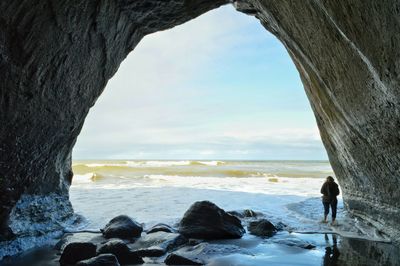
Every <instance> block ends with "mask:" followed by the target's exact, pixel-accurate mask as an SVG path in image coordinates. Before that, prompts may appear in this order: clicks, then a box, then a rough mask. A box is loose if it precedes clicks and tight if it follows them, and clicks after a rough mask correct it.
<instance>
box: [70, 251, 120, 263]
mask: <svg viewBox="0 0 400 266" xmlns="http://www.w3.org/2000/svg"><path fill="white" fill-rule="evenodd" d="M76 266H120V264H119V262H118V259H117V257H115V256H114V255H113V254H101V255H99V256H97V257H94V258H91V259H87V260H82V261H80V262H78V263H77V264H76Z"/></svg>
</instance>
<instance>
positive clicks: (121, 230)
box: [101, 215, 143, 239]
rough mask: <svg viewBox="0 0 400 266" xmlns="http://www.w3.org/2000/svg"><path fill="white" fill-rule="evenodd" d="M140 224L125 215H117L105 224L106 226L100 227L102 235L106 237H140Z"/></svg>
mask: <svg viewBox="0 0 400 266" xmlns="http://www.w3.org/2000/svg"><path fill="white" fill-rule="evenodd" d="M142 231H143V228H142V226H141V225H140V224H139V223H138V222H136V221H134V220H133V219H131V218H130V217H129V216H126V215H119V216H117V217H115V218H113V219H111V221H109V222H108V224H106V226H105V227H104V228H103V229H101V232H102V233H103V235H104V237H106V238H113V237H116V238H123V239H129V238H135V237H140V235H141V234H142Z"/></svg>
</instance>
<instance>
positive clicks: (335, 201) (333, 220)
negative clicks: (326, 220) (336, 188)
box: [331, 200, 337, 224]
mask: <svg viewBox="0 0 400 266" xmlns="http://www.w3.org/2000/svg"><path fill="white" fill-rule="evenodd" d="M331 208H332V224H334V223H335V220H336V211H337V200H333V201H332V202H331Z"/></svg>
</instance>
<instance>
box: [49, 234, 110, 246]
mask: <svg viewBox="0 0 400 266" xmlns="http://www.w3.org/2000/svg"><path fill="white" fill-rule="evenodd" d="M78 242H90V243H93V244H95V245H96V246H99V245H101V244H103V243H105V242H107V239H106V238H104V237H103V235H102V234H101V233H90V232H77V233H67V234H64V235H63V237H62V238H61V239H60V241H58V242H57V243H56V245H55V247H54V248H55V249H57V250H63V249H64V248H65V247H66V246H67V245H68V244H70V243H78Z"/></svg>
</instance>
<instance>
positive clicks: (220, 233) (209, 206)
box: [179, 201, 245, 239]
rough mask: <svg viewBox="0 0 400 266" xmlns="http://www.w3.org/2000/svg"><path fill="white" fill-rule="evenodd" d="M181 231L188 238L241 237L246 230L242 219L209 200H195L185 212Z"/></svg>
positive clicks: (180, 226)
mask: <svg viewBox="0 0 400 266" xmlns="http://www.w3.org/2000/svg"><path fill="white" fill-rule="evenodd" d="M179 232H180V233H181V234H182V235H184V236H185V237H187V238H198V239H229V238H240V237H242V236H243V234H244V233H245V230H244V228H243V226H242V224H241V222H240V220H239V219H238V218H237V217H235V216H233V215H231V214H228V213H226V212H225V211H224V210H223V209H221V208H219V207H218V206H217V205H215V204H214V203H212V202H209V201H198V202H195V203H194V204H193V205H192V206H191V207H190V208H189V209H188V210H187V211H186V213H185V214H184V216H183V218H182V220H181V222H180V224H179Z"/></svg>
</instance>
